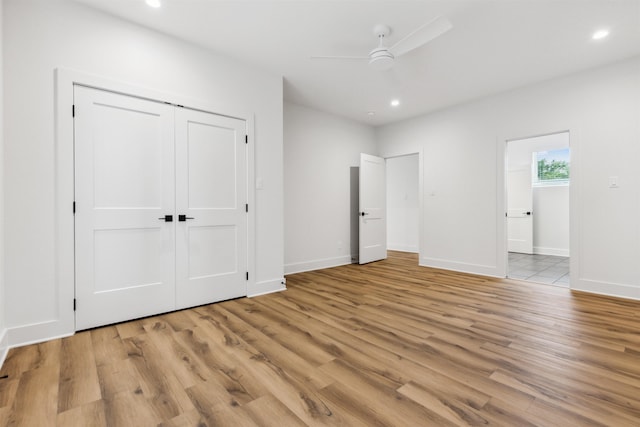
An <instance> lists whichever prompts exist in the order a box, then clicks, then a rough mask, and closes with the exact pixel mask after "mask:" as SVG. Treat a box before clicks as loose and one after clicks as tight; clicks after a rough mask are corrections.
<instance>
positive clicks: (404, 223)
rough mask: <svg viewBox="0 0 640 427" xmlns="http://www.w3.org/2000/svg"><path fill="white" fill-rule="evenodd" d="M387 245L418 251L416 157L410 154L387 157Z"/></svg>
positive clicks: (389, 248) (408, 250)
mask: <svg viewBox="0 0 640 427" xmlns="http://www.w3.org/2000/svg"><path fill="white" fill-rule="evenodd" d="M386 166H387V180H386V181H387V249H388V250H390V251H400V252H409V253H415V254H417V253H419V247H420V246H419V241H420V227H419V221H420V201H419V180H420V178H419V176H420V174H419V157H418V154H417V153H415V154H409V155H403V156H398V157H389V158H387V159H386Z"/></svg>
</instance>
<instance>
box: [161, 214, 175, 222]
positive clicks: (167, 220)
mask: <svg viewBox="0 0 640 427" xmlns="http://www.w3.org/2000/svg"><path fill="white" fill-rule="evenodd" d="M158 219H161V220H163V221H164V222H173V215H165V216H163V217H161V218H158Z"/></svg>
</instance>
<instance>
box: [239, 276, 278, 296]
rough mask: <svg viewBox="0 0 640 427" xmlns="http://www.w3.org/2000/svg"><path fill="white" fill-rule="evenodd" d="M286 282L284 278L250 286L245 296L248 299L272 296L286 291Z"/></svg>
mask: <svg viewBox="0 0 640 427" xmlns="http://www.w3.org/2000/svg"><path fill="white" fill-rule="evenodd" d="M286 290H287V281H286V279H285V278H282V279H273V280H265V281H263V282H258V283H255V284H253V285H251V289H247V296H248V297H249V298H252V297H257V296H260V295H266V294H272V293H274V292H280V291H286Z"/></svg>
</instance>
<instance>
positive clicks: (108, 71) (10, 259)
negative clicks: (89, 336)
mask: <svg viewBox="0 0 640 427" xmlns="http://www.w3.org/2000/svg"><path fill="white" fill-rule="evenodd" d="M4 25H5V28H4V37H5V40H4V42H5V46H4V47H5V51H4V53H5V57H4V61H5V69H4V87H5V99H4V100H5V103H6V105H11V108H7V109H5V116H4V119H5V159H4V166H5V177H6V182H7V186H6V188H5V207H6V211H5V214H6V221H7V223H10V224H11V227H8V228H7V229H6V230H5V240H6V242H5V245H6V246H5V249H6V251H5V253H6V257H5V259H6V265H5V266H6V276H5V279H6V290H5V292H6V300H7V312H6V319H7V325H8V326H9V328H10V331H9V338H10V344H12V345H14V344H20V343H24V342H26V341H34V340H40V339H46V338H50V336H46V335H47V334H48V335H50V334H51V332H47V333H45V332H42V331H44V329H38V326H39V325H44V324H48V323H51V322H54V323H55V321H56V319H59V318H60V316H61V313H60V312H59V309H58V306H57V305H56V298H57V297H58V295H59V294H60V288H59V287H60V286H69V284H67V283H64V284H58V283H55V281H54V277H56V271H55V269H56V243H57V241H58V240H57V238H56V235H55V221H56V219H55V215H54V214H55V212H56V211H55V207H56V198H55V191H54V190H55V180H54V178H55V176H56V170H55V167H56V158H55V152H56V151H55V140H54V134H55V132H54V131H55V129H54V123H55V121H54V69H55V68H57V67H65V68H69V69H75V70H79V71H82V72H85V73H90V74H95V75H99V76H103V77H105V78H108V79H112V80H117V81H121V82H124V83H127V84H130V85H133V86H140V87H144V88H149V89H151V90H156V91H160V92H163V93H169V94H176V95H177V96H180V97H182V98H187V99H194V100H201V101H203V103H206V104H207V105H214V106H217V107H218V111H227V110H228V111H245V112H249V113H252V114H253V115H254V123H255V128H254V131H255V141H254V143H255V146H256V148H255V157H256V165H255V174H256V177H257V178H260V179H261V180H262V182H263V188H262V189H260V190H257V191H256V206H255V207H254V209H255V212H256V253H255V257H256V271H255V276H254V277H252V278H251V281H250V289H249V293H259V292H266V291H269V290H273V289H278V288H279V287H280V286H281V285H280V283H281V280H282V277H283V253H284V247H283V222H282V203H283V191H282V79H281V77H279V76H274V75H270V74H267V73H264V72H261V71H258V70H255V69H253V68H252V67H250V66H247V65H243V64H239V63H237V62H234V61H231V60H228V59H225V58H222V57H219V56H216V55H213V54H211V53H210V52H208V51H205V50H203V49H200V48H198V47H195V46H192V45H189V44H186V43H184V42H181V41H178V40H176V39H173V38H171V37H168V36H164V35H161V34H159V33H156V32H153V31H150V30H148V29H145V28H142V27H139V26H136V25H133V24H130V23H127V22H125V21H121V20H119V19H117V18H114V17H111V16H109V15H105V14H102V13H100V12H96V11H94V10H92V9H90V8H87V7H85V6H82V5H79V4H78V3H75V2H72V1H70V0H30V1H20V0H7V1H6V2H5V20H4ZM62 114H64V112H62ZM58 332H59V333H61V334H62V333H68V332H72V331H67V330H62V331H58ZM42 335H45V336H42Z"/></svg>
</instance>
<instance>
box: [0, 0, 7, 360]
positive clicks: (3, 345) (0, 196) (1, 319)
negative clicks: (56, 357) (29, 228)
mask: <svg viewBox="0 0 640 427" xmlns="http://www.w3.org/2000/svg"><path fill="white" fill-rule="evenodd" d="M3 9H4V4H3V1H2V0H0V366H2V362H3V361H4V358H5V357H6V355H7V345H8V342H7V338H8V335H7V333H6V332H7V328H6V323H5V312H6V308H5V289H4V288H5V282H4V276H5V274H4V166H3V163H4V161H3V158H4V126H3V123H2V118H3V111H4V109H3V105H4V102H2V100H3V99H4V98H3V96H2V94H3V85H2V81H3V80H2V75H3V71H2V70H3V61H2V58H3V55H2V51H3V44H4V43H3V38H4V37H3V34H4V32H3V29H4V23H3Z"/></svg>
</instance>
